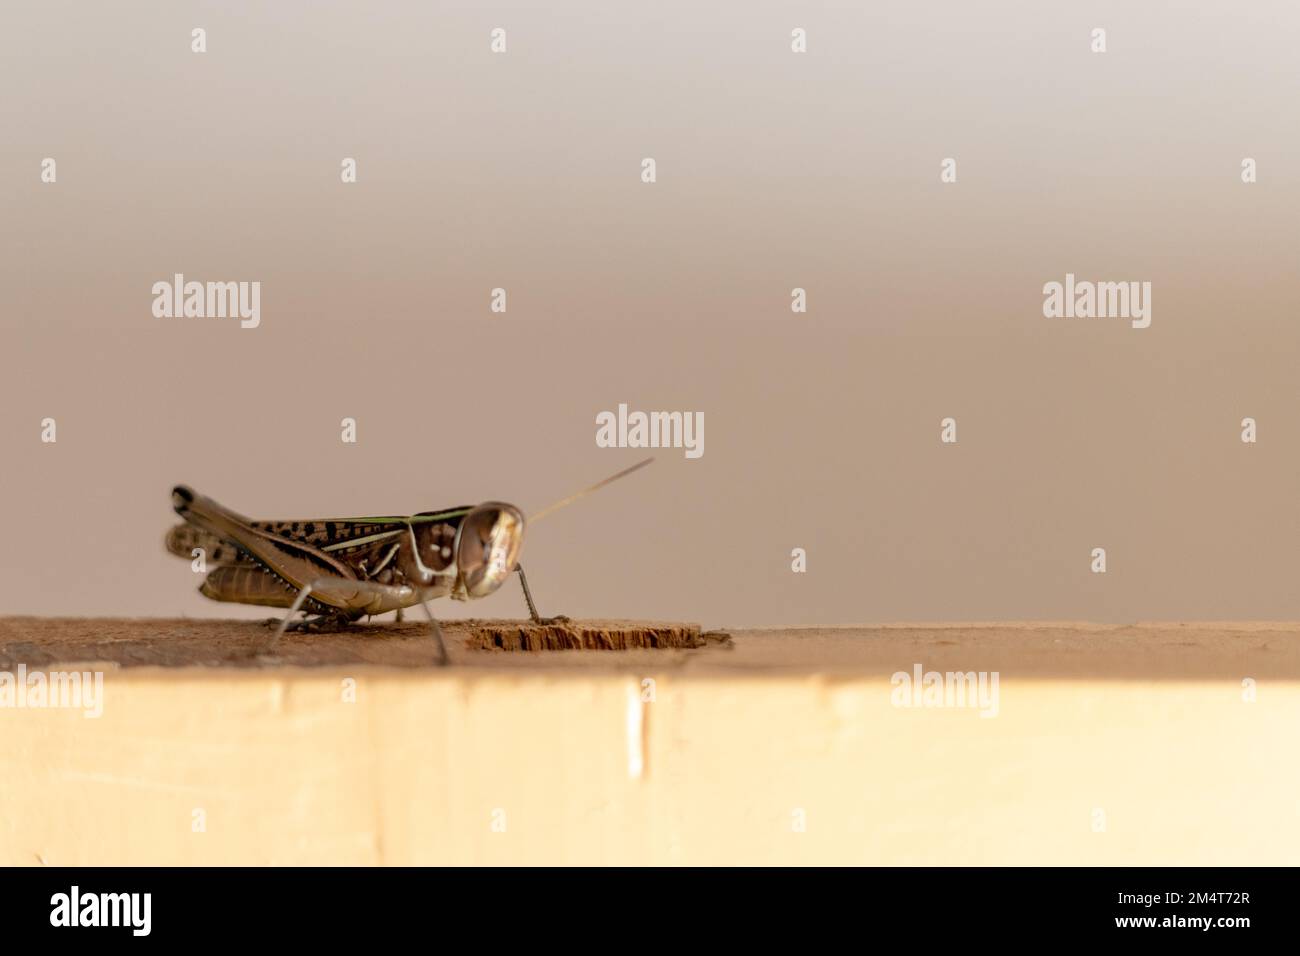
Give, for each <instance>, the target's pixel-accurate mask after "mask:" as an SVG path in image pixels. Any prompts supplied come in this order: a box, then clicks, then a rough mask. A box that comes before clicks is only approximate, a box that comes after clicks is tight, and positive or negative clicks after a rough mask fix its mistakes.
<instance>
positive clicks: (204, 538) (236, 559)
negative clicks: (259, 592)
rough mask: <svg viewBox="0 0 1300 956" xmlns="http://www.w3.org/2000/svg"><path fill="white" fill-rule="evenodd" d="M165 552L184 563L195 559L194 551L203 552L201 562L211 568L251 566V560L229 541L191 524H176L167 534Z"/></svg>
mask: <svg viewBox="0 0 1300 956" xmlns="http://www.w3.org/2000/svg"><path fill="white" fill-rule="evenodd" d="M165 544H166V545H167V550H168V551H170V552H171V553H172V554H174V555H176V556H177V557H178V558H184V559H185V560H186V561H189V560H191V559H192V558H194V557H196V555H195V554H194V551H195V549H196V548H197V549H199V550H201V551H202V552H203V560H204V561H205V562H206V563H207V564H208V565H209V566H211V567H225V566H227V565H236V564H243V565H252V564H253V563H254V562H253V559H252V558H250V557H249V556H248V555H246V554H244V552H242V551H240V550H239V548H237V547H235V545H233V544H231V543H230V542H229V541H223V540H222V539H221V538H218V537H217V536H216V535H215V534H210V533H209V532H207V531H202V530H200V529H199V528H196V527H195V526H194V525H192V524H178V525H176V526H175V527H173V528H172V529H171V530H170V531H168V532H167V538H166V540H165Z"/></svg>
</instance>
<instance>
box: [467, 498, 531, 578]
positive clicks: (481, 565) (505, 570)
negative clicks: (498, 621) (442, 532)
mask: <svg viewBox="0 0 1300 956" xmlns="http://www.w3.org/2000/svg"><path fill="white" fill-rule="evenodd" d="M523 546H524V513H523V512H522V511H520V510H519V509H518V508H516V507H515V506H514V505H509V504H506V503H505V502H503V501H486V502H484V503H483V504H481V505H479V506H477V507H475V508H471V509H470V512H469V514H467V515H465V517H464V519H463V520H462V521H461V523H460V527H459V528H457V530H456V543H455V552H456V569H457V571H458V572H459V583H460V585H461V587H463V588H464V591H465V595H466V597H470V598H481V597H487V596H488V595H489V594H491V593H492V592H493V591H495V590H496V589H497V588H499V587H501V585H502V584H504V583H505V580H506V578H508V577H510V575H511V574H512V573H513V572H514V570H515V568H516V567H517V566H518V564H519V552H520V551H521V550H522V549H523Z"/></svg>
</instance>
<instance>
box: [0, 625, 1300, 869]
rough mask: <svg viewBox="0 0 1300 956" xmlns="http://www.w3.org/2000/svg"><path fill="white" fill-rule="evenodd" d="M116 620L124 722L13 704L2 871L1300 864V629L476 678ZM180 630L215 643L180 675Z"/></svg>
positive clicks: (752, 641) (857, 632)
mask: <svg viewBox="0 0 1300 956" xmlns="http://www.w3.org/2000/svg"><path fill="white" fill-rule="evenodd" d="M43 626H46V625H43V624H33V623H32V620H31V619H6V620H4V621H3V623H2V624H0V649H2V653H3V655H4V657H5V661H4V662H3V663H0V669H4V668H10V667H13V666H16V664H17V663H22V660H21V658H22V657H23V656H24V655H26V656H29V657H30V656H33V655H35V654H36V653H37V652H39V651H41V649H42V648H44V649H45V650H46V651H51V649H52V648H54V650H53V651H52V653H53V654H54V656H56V657H57V656H62V651H64V650H74V651H79V652H84V651H85V649H86V647H85V645H84V644H79V643H77V641H67V642H65V643H63V644H60V643H59V642H58V641H57V640H55V641H50V640H44V636H45V635H47V632H46V631H43V630H42V627H43ZM86 626H91V628H92V630H94V632H95V633H94V634H93V635H92V638H93V640H92V644H93V645H94V646H95V647H101V648H102V647H104V646H107V645H108V644H111V643H113V642H126V643H125V644H124V645H120V646H118V647H117V648H116V651H115V652H125V653H123V654H122V656H124V657H126V658H130V659H133V660H135V661H136V663H139V664H143V665H144V666H128V667H116V666H109V667H106V668H104V670H105V684H104V686H105V690H104V694H105V698H104V706H103V714H102V716H101V717H98V718H87V717H84V716H82V714H80V713H78V712H75V711H69V710H39V709H0V766H3V767H4V768H5V780H4V784H3V786H0V863H5V864H31V865H40V864H41V863H49V864H88V863H123V864H147V863H156V864H168V863H170V864H186V863H209V864H235V863H290V864H300V863H343V864H406V863H462V864H463V863H470V864H474V863H527V864H535V863H652V864H653V863H665V864H668V863H685V864H696V863H713V864H718V863H723V864H726V863H901V864H913V863H918V864H919V863H926V864H979V863H984V864H1006V863H1014V864H1031V863H1044V864H1065V863H1075V864H1106V863H1114V864H1139V863H1147V864H1159V863H1164V864H1206V865H1219V864H1291V865H1294V864H1297V863H1300V762H1297V761H1296V759H1295V733H1296V728H1297V727H1300V677H1298V675H1297V650H1296V646H1297V640H1298V639H1300V628H1297V626H1296V625H1292V624H1287V625H1258V626H1257V625H1230V626H1229V625H1225V626H1202V625H1196V626H1192V625H1187V626H1160V627H1150V628H1147V627H1139V628H1128V629H1116V628H1089V627H1086V626H1077V625H1055V626H1015V625H996V626H981V627H969V626H966V627H958V628H952V627H934V628H927V627H920V628H917V627H908V628H874V629H861V628H857V629H816V630H808V631H793V632H788V631H744V630H737V631H733V632H732V634H733V638H734V640H733V643H732V645H731V646H730V647H728V646H724V645H709V646H706V647H703V648H700V649H697V650H671V651H629V652H610V651H591V652H587V651H578V652H573V651H561V652H546V653H532V654H530V653H517V652H516V653H509V652H503V651H470V650H464V649H459V648H458V649H457V650H456V651H455V656H456V658H457V665H456V666H453V667H450V668H436V667H433V666H429V660H430V658H429V657H428V656H427V651H428V649H427V647H426V646H425V645H424V644H423V643H421V641H422V638H421V636H420V635H419V634H418V633H412V634H410V635H400V634H391V635H388V636H386V637H385V636H383V635H381V634H378V633H377V634H374V635H370V636H371V637H373V638H376V640H369V639H354V640H352V641H351V642H350V643H349V644H348V645H347V647H346V648H342V649H340V647H331V645H324V646H321V645H315V650H313V651H312V652H311V653H318V654H319V653H324V652H325V649H326V648H330V649H329V653H330V654H333V655H337V654H340V653H342V650H346V651H347V653H348V654H350V655H352V656H351V657H350V658H349V659H343V660H339V659H333V660H329V661H326V660H317V661H316V662H315V663H314V664H313V665H312V666H291V665H286V664H284V663H279V662H274V661H272V662H253V663H251V664H246V665H241V666H227V662H225V661H224V659H223V658H222V654H223V653H231V652H232V651H231V649H230V648H229V647H228V646H227V644H226V641H227V640H228V639H229V638H230V637H231V636H232V634H233V635H234V636H236V637H240V636H243V637H247V638H248V639H250V640H251V635H252V633H253V632H249V633H248V634H245V631H244V628H246V627H248V625H244V624H240V625H238V626H237V627H235V626H233V625H231V626H229V627H234V630H233V631H230V630H226V631H223V630H222V628H223V627H226V625H222V624H221V623H207V622H187V623H185V624H184V625H183V626H179V627H180V628H181V629H179V630H178V625H177V624H176V623H175V622H153V623H150V624H131V623H129V622H111V623H105V624H100V623H94V624H93V625H86V624H85V622H83V624H82V625H78V627H81V628H82V630H83V631H84V630H85V627H86ZM417 626H418V625H414V624H410V625H406V627H409V628H416V627H417ZM48 627H49V628H53V629H54V630H56V631H57V630H59V629H60V628H63V627H65V625H61V624H58V623H55V624H49V625H48ZM66 627H69V628H71V627H72V626H71V625H66ZM184 628H193V630H192V631H186V630H184ZM75 632H76V628H72V630H71V631H67V630H65V631H64V636H65V637H67V636H68V635H69V634H72V633H75ZM156 632H159V633H156ZM163 636H165V637H166V638H167V639H169V640H176V639H177V638H180V643H181V644H186V643H187V642H188V643H189V644H190V645H192V646H191V649H190V651H187V652H186V653H194V654H195V655H196V660H197V657H202V654H200V653H198V651H197V648H200V647H203V646H205V643H204V642H205V641H206V642H207V643H206V646H207V647H208V650H207V651H205V652H203V653H206V654H209V655H210V656H211V659H210V660H204V661H202V663H201V666H193V665H190V666H175V664H173V666H167V667H159V666H149V665H148V662H147V660H145V658H146V657H147V649H148V648H149V647H150V646H151V645H150V642H154V643H156V642H157V641H159V640H162V639H163ZM83 637H84V634H83ZM217 638H219V640H217ZM78 640H81V638H79V639H78ZM293 640H294V641H301V642H303V646H304V647H305V646H307V642H309V641H310V640H311V636H310V635H301V636H298V637H296V638H294V639H293ZM395 650H400V651H401V654H399V655H397V658H396V659H388V660H386V659H385V658H386V657H387V656H389V655H391V654H392V653H393V652H394V651H395ZM420 655H426V656H424V657H421V656H420ZM73 656H76V655H75V654H74V655H73ZM914 664H921V665H922V666H923V667H924V668H925V669H926V670H945V669H950V668H951V669H957V668H960V669H962V670H970V669H974V670H997V671H999V672H1000V693H999V701H998V707H997V714H996V716H995V717H991V718H989V719H986V718H983V717H981V716H980V714H979V712H977V711H975V710H972V709H962V708H935V709H927V708H907V707H900V706H896V702H895V701H894V699H893V697H892V691H893V686H892V684H891V680H890V675H891V673H892V672H894V671H896V670H897V671H908V670H910V669H911V668H912V666H913V665H914ZM1243 681H1247V682H1248V683H1249V685H1250V688H1251V690H1250V693H1249V694H1247V693H1246V692H1245V685H1243ZM349 695H351V699H349ZM196 811H201V813H202V815H203V821H204V827H203V829H202V831H201V832H196V830H195V829H194V821H195V819H196V817H195V812H196ZM1099 814H1100V816H1099ZM798 821H802V823H803V827H802V829H800V828H799V827H798V826H796V823H797V822H798ZM501 824H504V830H502V829H500V825H501ZM1099 824H1100V829H1099V828H1098V827H1099Z"/></svg>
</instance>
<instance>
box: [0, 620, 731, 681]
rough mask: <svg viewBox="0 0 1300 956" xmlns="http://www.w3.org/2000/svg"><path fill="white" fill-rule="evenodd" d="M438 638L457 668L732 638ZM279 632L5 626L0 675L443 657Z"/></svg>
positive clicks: (399, 636)
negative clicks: (77, 666) (71, 667)
mask: <svg viewBox="0 0 1300 956" xmlns="http://www.w3.org/2000/svg"><path fill="white" fill-rule="evenodd" d="M442 632H443V637H444V638H445V640H446V642H447V648H448V652H449V654H450V656H451V658H452V660H453V661H456V662H458V663H459V662H462V661H465V662H472V661H481V660H494V659H495V660H500V659H501V658H502V657H511V656H536V655H527V654H516V655H510V654H505V655H503V654H501V653H500V652H502V651H517V652H529V651H594V652H596V651H650V652H655V653H661V652H663V651H669V650H692V649H698V648H702V647H705V646H706V645H708V644H714V645H719V644H723V643H725V642H726V641H727V640H728V637H727V635H725V634H703V633H701V631H700V627H699V625H698V624H672V623H656V622H651V621H616V620H586V621H556V622H552V623H547V624H533V623H532V622H530V621H508V620H503V621H490V620H474V619H471V620H463V621H446V622H443V624H442ZM274 634H275V628H274V627H273V626H268V625H267V624H265V623H263V622H261V621H217V620H190V619H187V618H181V619H118V618H103V619H92V618H38V617H11V618H0V670H13V669H14V668H15V667H17V665H18V664H20V663H22V664H26V665H27V666H28V667H29V668H31V667H46V666H49V665H51V664H56V663H60V662H67V661H103V662H106V663H111V664H116V665H118V666H122V667H141V666H153V667H185V666H203V667H212V666H226V667H260V666H268V665H276V664H283V665H294V666H307V667H313V666H327V665H332V664H351V663H371V664H378V665H385V666H391V667H427V666H430V665H431V664H433V663H436V661H437V657H438V655H437V644H436V643H435V640H434V637H433V632H432V630H431V628H430V625H429V623H428V622H427V621H419V620H416V621H406V622H403V623H401V624H396V623H391V622H382V623H375V622H371V623H366V624H357V625H354V626H352V627H349V628H346V629H344V630H341V631H325V632H312V631H307V632H295V631H290V632H288V633H286V634H285V635H284V636H283V637H282V638H281V639H280V640H279V642H278V643H277V644H276V645H275V646H274V647H273V648H272V647H271V646H270V643H269V642H270V641H271V639H272V638H273V637H274ZM476 652H483V653H476ZM492 652H497V653H492ZM564 656H566V657H570V658H572V657H574V656H582V655H574V654H567V655H564ZM596 656H600V655H596Z"/></svg>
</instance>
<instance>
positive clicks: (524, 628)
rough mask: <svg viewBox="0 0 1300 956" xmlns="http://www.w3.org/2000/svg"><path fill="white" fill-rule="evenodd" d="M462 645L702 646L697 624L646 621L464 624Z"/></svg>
mask: <svg viewBox="0 0 1300 956" xmlns="http://www.w3.org/2000/svg"><path fill="white" fill-rule="evenodd" d="M458 630H459V631H463V632H465V646H466V647H469V648H475V649H478V650H501V651H574V650H585V651H634V650H648V649H670V648H679V649H680V648H694V647H703V646H704V645H705V643H706V641H705V639H704V637H702V636H701V634H700V626H699V625H698V624H654V623H650V622H646V621H555V622H552V623H549V624H534V623H532V622H531V621H465V622H464V626H461V627H459V628H458Z"/></svg>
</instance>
